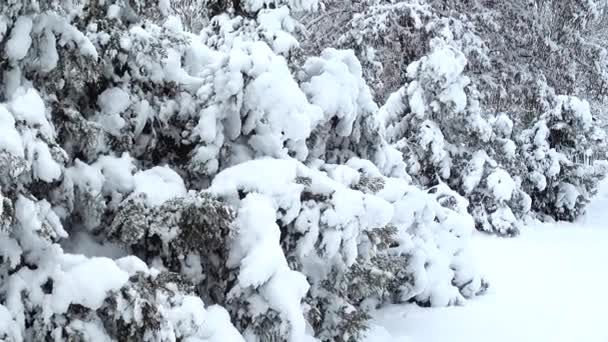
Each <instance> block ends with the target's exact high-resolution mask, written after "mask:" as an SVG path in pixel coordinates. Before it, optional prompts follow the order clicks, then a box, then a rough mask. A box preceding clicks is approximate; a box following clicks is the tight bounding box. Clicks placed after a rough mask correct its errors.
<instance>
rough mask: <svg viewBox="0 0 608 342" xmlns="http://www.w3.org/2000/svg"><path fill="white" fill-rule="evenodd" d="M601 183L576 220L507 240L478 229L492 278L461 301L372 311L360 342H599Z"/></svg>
mask: <svg viewBox="0 0 608 342" xmlns="http://www.w3.org/2000/svg"><path fill="white" fill-rule="evenodd" d="M606 207H608V182H604V184H603V186H602V189H601V190H600V192H599V195H598V196H597V197H596V198H595V199H594V200H593V201H592V203H591V205H590V207H589V212H588V214H587V216H586V217H584V218H583V219H582V220H581V222H578V223H574V224H566V223H558V224H543V225H538V226H534V227H528V228H527V229H525V230H524V231H523V232H522V235H521V236H520V237H518V238H513V239H501V238H497V237H488V236H484V235H481V234H478V235H477V236H475V237H474V238H473V241H472V248H473V253H474V254H475V257H476V260H477V261H478V262H479V266H480V268H481V269H482V270H484V271H485V272H486V275H487V277H488V279H489V280H490V282H491V287H490V289H489V292H488V294H486V295H484V296H482V297H478V298H476V299H473V300H471V301H468V302H467V304H466V305H465V306H461V307H449V308H420V307H418V306H415V305H394V306H389V307H387V308H384V309H381V310H380V311H377V312H375V313H374V315H373V316H374V320H373V323H372V326H371V330H370V332H369V334H368V336H367V339H366V341H369V342H371V341H374V342H396V341H408V342H409V341H412V342H418V341H420V342H445V341H451V342H460V341H462V342H485V341H492V342H513V341H518V342H538V341H551V342H577V341H585V342H605V341H608V330H606V329H605V320H606V317H607V316H608V292H607V291H606V283H607V282H608V272H607V271H606V265H605V264H606V260H608V250H607V249H606V247H605V245H606V241H608V227H607V226H606V222H607V221H606V219H607V216H608V215H607V214H606Z"/></svg>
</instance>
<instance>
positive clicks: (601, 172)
mask: <svg viewBox="0 0 608 342" xmlns="http://www.w3.org/2000/svg"><path fill="white" fill-rule="evenodd" d="M550 101H551V103H552V104H553V107H552V108H550V109H549V110H548V111H547V112H546V113H543V114H542V115H541V116H540V117H539V119H538V121H536V122H535V123H534V126H533V127H532V128H529V129H526V130H524V131H523V132H522V133H523V134H522V136H521V141H522V142H521V144H522V145H521V146H522V147H521V148H522V151H521V155H522V157H523V160H524V163H525V165H526V166H527V169H528V170H529V172H528V173H527V175H525V176H524V177H523V178H524V181H525V182H524V187H525V189H526V191H527V192H528V193H529V194H530V195H531V197H532V206H533V209H535V211H537V212H538V213H539V214H542V215H548V216H550V217H553V218H555V219H559V220H569V221H571V220H573V219H575V218H576V217H578V216H580V215H581V214H582V213H583V211H584V208H585V206H586V204H587V203H588V202H589V200H590V198H591V196H593V195H594V194H595V192H596V191H597V186H598V182H599V181H600V180H601V179H602V178H603V177H604V176H605V174H606V173H605V172H606V170H605V169H602V168H598V167H596V165H595V162H594V161H595V159H596V158H598V159H605V158H606V142H605V136H606V133H605V132H604V131H603V130H602V129H601V128H600V127H599V125H598V123H597V122H596V120H595V119H594V118H593V117H592V115H591V113H590V108H589V103H588V102H587V101H585V100H581V99H579V98H577V97H572V96H556V97H552V98H551V99H550Z"/></svg>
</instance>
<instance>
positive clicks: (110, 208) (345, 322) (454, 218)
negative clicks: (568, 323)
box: [0, 0, 603, 342]
mask: <svg viewBox="0 0 608 342" xmlns="http://www.w3.org/2000/svg"><path fill="white" fill-rule="evenodd" d="M196 6H206V7H205V9H204V11H202V10H201V12H200V13H198V15H199V16H198V17H196V16H195V18H198V19H193V20H199V21H200V22H198V21H196V22H195V21H187V22H186V25H184V23H183V21H182V19H184V18H183V17H180V15H181V16H183V15H184V13H187V11H189V10H192V9H193V8H196ZM318 7H319V4H318V3H317V2H316V1H291V0H290V1H278V2H277V1H274V2H267V1H257V0H246V1H234V2H230V1H228V2H226V1H210V2H204V3H203V2H199V1H185V0H184V1H180V0H175V1H174V2H173V3H172V2H171V1H169V0H161V1H156V0H154V1H152V0H129V1H127V0H114V1H96V0H69V1H68V0H52V1H35V0H34V1H28V2H14V1H11V2H8V3H6V2H3V3H0V13H1V15H0V49H1V50H2V55H0V71H1V82H0V339H4V340H8V341H37V340H50V339H53V340H87V341H89V340H91V341H131V340H133V341H283V340H286V341H296V342H300V341H315V340H319V341H356V340H360V339H361V338H363V335H364V334H365V329H366V326H367V320H368V319H369V312H370V310H372V309H374V308H376V307H378V306H380V305H383V304H386V303H391V302H392V303H401V302H415V303H418V304H420V305H425V306H427V305H428V306H445V305H460V304H463V303H465V301H466V299H468V298H471V297H474V296H476V295H479V294H481V293H483V292H484V291H485V289H486V288H487V286H488V285H487V282H486V281H485V279H483V278H481V277H480V275H479V273H478V272H477V270H476V268H475V266H474V264H473V261H472V260H471V255H470V251H469V249H468V239H469V237H470V235H471V234H472V232H473V230H474V228H475V227H477V228H479V229H483V230H492V231H496V232H499V233H502V234H513V233H515V232H516V231H517V227H518V225H519V224H520V221H519V220H520V219H522V218H523V217H525V216H526V214H527V213H528V212H529V210H530V208H531V207H532V209H533V210H535V211H536V212H543V213H546V214H548V215H552V216H555V217H557V218H571V217H573V216H575V215H577V214H578V213H579V212H580V211H581V209H582V208H583V206H584V204H585V201H586V199H587V198H588V196H589V195H590V194H592V193H593V190H594V188H595V184H596V182H597V180H598V179H599V178H600V176H601V172H598V170H600V169H599V168H591V167H588V168H583V167H581V165H586V164H584V163H586V162H587V161H588V160H589V158H590V157H592V156H593V155H594V153H595V154H597V152H598V151H601V149H600V148H598V141H601V140H602V139H603V136H602V135H601V133H600V131H599V130H598V129H597V127H596V125H594V123H593V120H592V119H591V117H590V114H589V109H588V108H587V107H588V106H586V104H585V102H584V101H580V100H578V99H576V98H574V97H559V96H558V97H555V96H547V103H549V104H550V106H547V108H546V111H545V112H543V114H542V116H541V117H540V118H539V119H538V121H537V122H535V123H534V124H533V125H531V126H530V127H527V130H525V131H524V132H525V134H521V135H519V134H518V135H516V134H515V133H514V130H515V128H514V126H516V125H515V123H514V122H513V121H512V120H511V119H510V118H509V115H508V114H496V115H490V114H486V113H484V112H483V111H482V109H481V107H480V105H479V101H478V100H477V99H478V97H479V94H478V93H477V90H476V88H475V85H474V84H471V81H470V79H469V78H467V77H466V76H465V75H464V74H465V66H466V58H465V57H464V55H463V53H462V52H461V51H460V50H459V48H458V46H455V45H454V44H453V42H454V41H455V40H453V39H448V38H449V37H447V36H445V37H444V36H442V37H443V38H441V37H440V38H438V39H434V40H433V43H432V46H430V47H431V48H430V49H428V51H424V54H423V56H420V58H419V59H418V60H417V61H415V62H414V63H412V64H410V65H409V66H408V67H407V68H406V70H405V71H406V74H407V79H408V83H407V84H406V85H404V86H403V87H401V88H400V89H399V90H398V91H397V92H395V93H394V94H393V95H391V96H390V97H389V98H388V100H387V101H386V103H384V104H383V105H381V106H379V105H378V103H377V102H375V101H374V96H373V94H372V91H371V90H370V87H368V85H367V82H366V80H365V77H366V75H367V73H366V71H365V70H364V68H363V67H362V65H361V63H360V62H359V60H358V59H357V57H356V53H355V52H353V51H351V50H340V49H335V48H327V49H323V50H322V51H320V52H319V54H318V55H306V54H305V50H302V49H300V47H299V43H298V40H297V39H296V37H298V34H299V33H303V32H304V31H305V29H304V27H303V26H301V25H300V24H299V23H298V22H297V21H296V20H294V19H293V18H292V17H291V15H290V13H291V12H292V11H302V10H305V11H310V10H315V9H317V8H318ZM389 7H390V8H392V7H391V6H389ZM406 7H407V6H406ZM399 8H400V9H401V10H403V9H404V8H405V7H399ZM425 8H426V7H416V6H414V7H412V8H410V10H411V11H410V12H408V13H409V14H411V15H412V16H414V15H415V14H416V13H418V12H417V11H419V10H420V11H422V10H425ZM375 10H378V11H379V12H378V11H377V12H374V13H375V15H376V14H379V13H380V12H381V8H375ZM408 11H409V10H408ZM208 15H209V16H208ZM359 24H361V23H359ZM184 27H187V28H191V29H194V28H196V29H197V32H190V31H189V30H188V29H184ZM441 27H443V26H441ZM441 27H436V29H437V30H438V32H439V31H442V29H441ZM433 36H436V35H433ZM367 62H369V61H367ZM364 65H366V66H367V65H368V64H367V63H366V64H364ZM404 67H405V65H404ZM377 86H378V84H376V83H375V84H374V87H377ZM579 142H580V143H579ZM520 152H521V153H523V154H522V156H524V158H517V157H516V155H517V153H520ZM544 156H549V158H548V159H547V158H545V159H543V158H544ZM573 156H576V157H573ZM541 157H543V158H541ZM568 158H570V159H568ZM573 158H576V159H573ZM579 158H582V159H579ZM547 160H550V161H551V162H548V163H546V162H545V161H547ZM581 160H582V161H581ZM581 163H583V164H581ZM556 165H557V166H556ZM524 166H525V167H531V168H532V169H533V170H534V171H535V172H531V173H530V174H525V173H523V172H522V170H523V169H524V168H523V167H524ZM543 184H544V186H542V185H543ZM533 188H534V190H532V189H533ZM530 193H532V194H531V196H532V199H533V203H532V206H531V204H530V197H529V196H528V195H527V194H530ZM471 214H473V215H471Z"/></svg>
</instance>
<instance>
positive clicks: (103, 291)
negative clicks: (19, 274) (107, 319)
mask: <svg viewBox="0 0 608 342" xmlns="http://www.w3.org/2000/svg"><path fill="white" fill-rule="evenodd" d="M63 258H64V260H62V261H63V265H62V270H61V271H58V272H57V274H56V275H55V276H54V280H55V281H54V287H53V296H51V297H50V298H51V299H50V301H51V302H50V305H51V308H52V310H53V311H54V312H56V313H64V312H66V311H67V310H68V307H69V306H70V304H80V305H83V306H85V307H87V308H91V309H93V310H96V309H98V308H99V307H101V305H102V304H103V301H104V300H105V298H106V296H107V294H108V292H109V291H118V290H119V289H120V288H121V287H122V286H123V285H124V284H126V282H127V280H128V279H129V275H128V274H127V273H126V272H124V271H122V270H120V269H119V268H118V266H116V264H115V263H114V262H113V261H112V260H111V259H108V258H92V259H87V258H86V257H84V256H74V255H69V254H66V255H64V256H63Z"/></svg>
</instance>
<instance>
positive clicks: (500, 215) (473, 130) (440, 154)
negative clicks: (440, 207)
mask: <svg viewBox="0 0 608 342" xmlns="http://www.w3.org/2000/svg"><path fill="white" fill-rule="evenodd" d="M433 44H434V45H435V46H434V47H433V51H432V52H431V53H430V54H429V55H428V56H424V57H423V58H421V59H420V60H418V61H416V62H414V63H412V64H410V65H409V66H408V77H409V80H410V81H409V83H408V84H406V85H405V86H403V87H402V88H401V89H399V91H397V92H396V93H394V94H393V95H391V97H389V100H388V101H387V104H386V105H385V106H384V107H383V108H382V109H381V111H380V116H381V120H383V121H384V122H385V124H384V125H385V126H386V127H387V128H386V129H387V134H388V136H389V137H390V140H389V141H391V142H392V143H393V144H394V145H395V146H397V147H398V148H399V149H400V150H401V151H402V152H403V154H404V156H405V157H406V158H407V159H406V162H407V164H408V173H409V174H410V175H411V176H412V177H413V178H414V179H415V180H416V181H417V182H419V184H421V185H422V186H425V187H430V186H433V185H436V184H439V183H443V182H446V183H448V185H449V186H451V187H452V188H453V189H457V190H458V191H459V192H460V193H461V194H463V195H465V196H467V198H468V200H469V205H470V208H469V210H470V212H471V213H472V214H473V216H474V218H475V221H476V226H477V228H478V229H480V230H484V231H493V232H496V233H498V234H503V235H513V234H517V232H518V229H519V228H518V225H519V223H518V220H517V217H516V216H515V214H514V213H513V211H516V212H518V216H519V217H520V218H521V217H523V216H524V215H525V214H526V212H527V211H528V210H529V203H526V202H529V199H527V198H526V195H525V194H524V193H523V192H522V191H521V190H520V185H519V182H517V181H516V180H514V179H513V178H512V176H511V175H510V174H509V171H510V170H509V171H508V170H507V167H508V166H509V163H513V161H514V159H515V157H516V156H515V144H514V142H513V141H512V140H511V139H510V136H511V130H512V125H513V124H512V122H511V121H510V119H509V118H508V117H507V116H506V115H504V114H503V115H500V116H498V117H490V116H488V115H484V114H483V113H482V111H481V109H480V107H479V103H478V101H477V97H478V95H477V91H476V89H475V87H474V85H471V84H470V80H469V78H468V77H466V76H464V75H463V71H464V68H465V64H466V59H465V57H464V55H463V54H462V53H461V52H460V51H458V50H456V49H455V48H453V47H451V46H449V45H447V44H445V43H444V42H443V41H440V40H436V41H434V43H433Z"/></svg>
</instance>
